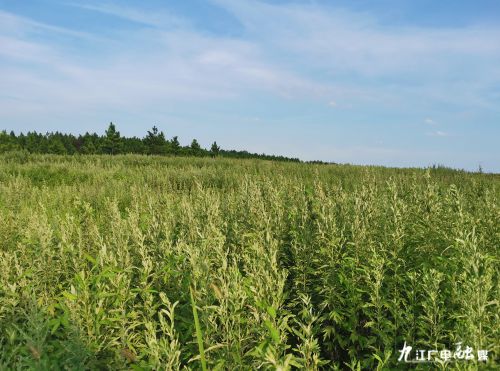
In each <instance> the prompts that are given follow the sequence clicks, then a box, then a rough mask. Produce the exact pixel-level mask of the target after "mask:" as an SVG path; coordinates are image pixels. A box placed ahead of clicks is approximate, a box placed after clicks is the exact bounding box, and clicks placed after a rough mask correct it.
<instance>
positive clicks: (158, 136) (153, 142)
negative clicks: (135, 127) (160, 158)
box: [144, 126, 167, 155]
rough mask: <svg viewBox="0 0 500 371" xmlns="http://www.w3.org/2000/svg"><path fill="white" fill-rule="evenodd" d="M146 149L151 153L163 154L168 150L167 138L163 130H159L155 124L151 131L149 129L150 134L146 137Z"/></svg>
mask: <svg viewBox="0 0 500 371" xmlns="http://www.w3.org/2000/svg"><path fill="white" fill-rule="evenodd" d="M144 144H145V145H146V151H147V153H148V154H150V155H162V154H165V153H166V152H167V140H166V139H165V134H163V131H158V128H157V127H156V126H153V128H152V129H151V131H149V130H148V135H147V136H146V138H144Z"/></svg>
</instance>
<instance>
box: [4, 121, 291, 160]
mask: <svg viewBox="0 0 500 371" xmlns="http://www.w3.org/2000/svg"><path fill="white" fill-rule="evenodd" d="M10 151H27V152H29V153H50V154H59V155H73V154H109V155H116V154H126V153H137V154H147V155H173V156H200V157H203V156H206V157H208V156H211V157H216V156H223V157H232V158H260V159H265V160H274V161H293V162H300V160H299V159H298V158H289V157H284V156H274V155H266V154H258V153H250V152H248V151H236V150H224V149H221V148H220V146H219V145H218V144H217V142H213V143H212V145H211V146H210V148H209V149H206V148H202V147H201V145H200V144H199V143H198V141H197V140H196V139H193V140H192V142H191V144H190V145H188V146H182V145H181V144H180V143H179V139H178V137H177V136H174V137H173V138H171V139H167V138H166V137H165V134H164V133H163V131H159V130H158V128H157V127H156V126H153V128H152V129H151V130H148V132H147V134H146V136H145V137H143V138H138V137H135V136H134V137H125V136H122V135H121V134H120V132H119V131H118V130H117V129H116V126H115V125H114V124H113V123H112V122H111V123H110V124H109V126H108V128H107V130H106V131H105V133H104V135H98V134H96V133H92V134H90V133H88V132H87V133H85V134H83V135H78V136H75V135H73V134H64V133H60V132H55V133H53V132H50V133H46V134H41V133H37V132H36V131H30V132H28V133H26V134H23V133H20V134H19V135H16V134H15V133H14V132H13V131H11V132H10V133H7V131H5V130H3V131H0V153H2V152H10Z"/></svg>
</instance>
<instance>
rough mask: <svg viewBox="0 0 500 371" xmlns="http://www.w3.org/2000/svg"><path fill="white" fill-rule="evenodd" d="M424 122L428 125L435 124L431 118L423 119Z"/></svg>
mask: <svg viewBox="0 0 500 371" xmlns="http://www.w3.org/2000/svg"><path fill="white" fill-rule="evenodd" d="M424 122H425V123H426V124H429V125H434V124H436V122H435V121H434V120H433V119H431V118H426V119H425V120H424Z"/></svg>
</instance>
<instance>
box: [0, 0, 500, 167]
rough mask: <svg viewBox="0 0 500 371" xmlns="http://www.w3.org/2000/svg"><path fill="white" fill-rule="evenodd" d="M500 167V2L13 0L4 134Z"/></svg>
mask: <svg viewBox="0 0 500 371" xmlns="http://www.w3.org/2000/svg"><path fill="white" fill-rule="evenodd" d="M111 121H112V122H114V123H115V124H116V126H117V128H118V130H119V131H120V132H121V134H122V135H126V136H138V137H142V136H144V135H145V134H146V131H147V130H150V129H151V127H152V126H153V125H156V126H157V127H158V128H159V129H160V130H163V131H164V132H165V134H166V136H167V137H172V136H174V135H177V136H179V140H180V141H181V143H182V144H189V143H190V142H191V140H192V139H193V138H196V139H197V140H198V141H199V142H200V143H201V144H202V145H203V146H205V147H207V146H209V145H210V144H211V143H212V142H213V141H214V140H216V141H217V143H218V144H219V145H220V146H221V147H222V148H226V149H246V150H248V151H251V152H258V153H263V152H264V153H268V154H281V155H286V156H292V157H299V158H300V159H302V160H323V161H333V162H338V163H352V164H370V165H384V166H398V167H407V166H411V167H413V166H418V167H426V166H430V165H434V164H436V165H437V164H439V165H445V166H450V167H454V168H460V169H467V170H477V169H478V168H479V166H481V167H482V168H483V170H484V171H489V172H500V1H497V0H474V1H472V0H440V1H436V0H378V1H373V0H329V1H326V0H316V1H311V0H309V1H306V0H303V1H299V0H295V1H285V0H279V1H278V0H274V1H271V0H267V1H265V0H258V1H254V0H205V1H202V0H169V1H167V0H161V1H160V0H149V1H145V0H140V1H139V0H121V1H113V0H110V1H93V0H88V1H77V0H30V1H24V0H23V1H20V0H0V130H3V129H5V130H7V131H10V130H14V131H16V132H21V131H22V132H26V131H30V130H36V131H39V132H47V131H56V130H58V131H62V132H69V133H74V134H80V133H85V132H86V131H89V132H97V133H103V132H104V130H105V129H106V128H107V126H108V124H109V122H111Z"/></svg>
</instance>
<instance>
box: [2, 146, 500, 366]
mask: <svg viewBox="0 0 500 371" xmlns="http://www.w3.org/2000/svg"><path fill="white" fill-rule="evenodd" d="M499 196H500V177H499V176H498V175H487V174H473V173H467V172H459V171H451V170H447V169H439V168H438V169H389V168H382V167H361V166H347V165H343V166H341V165H314V164H303V163H286V162H270V161H263V160H236V159H222V158H194V157H183V158H178V157H177V158H176V157H156V156H143V155H118V156H106V155H87V156H56V155H28V154H25V153H24V154H23V153H18V154H8V153H7V154H2V155H0V369H2V368H5V369H19V368H38V369H57V368H72V369H73V368H76V369H129V368H134V369H180V368H183V367H187V368H190V369H201V368H202V367H205V366H206V367H207V368H208V369H217V368H218V369H227V370H238V369H256V368H258V367H263V368H265V369H266V368H269V369H277V368H280V367H281V369H287V368H293V367H302V368H306V369H318V368H319V369H335V368H341V369H345V368H352V369H357V368H358V367H360V368H363V369H375V368H377V367H380V368H389V369H394V368H397V367H399V368H401V369H405V368H407V367H406V366H408V365H407V364H403V363H402V362H398V357H399V355H400V353H399V350H401V349H402V347H403V345H404V343H405V342H406V343H407V344H411V345H412V346H413V349H428V350H430V349H436V350H442V349H451V350H453V351H454V350H455V347H456V345H455V344H456V343H458V342H462V346H463V347H464V348H465V346H470V347H472V348H473V349H474V352H476V351H477V350H479V349H486V350H489V352H490V353H489V354H490V356H489V362H478V360H477V356H476V357H475V359H474V360H471V361H467V362H466V361H465V360H464V361H460V360H458V361H455V362H452V363H450V364H449V367H451V368H461V369H463V368H464V367H472V368H473V369H475V368H477V367H481V368H485V369H486V368H491V369H494V368H495V366H496V363H495V360H494V358H495V354H498V351H499V350H500V349H499V344H500V342H499V330H498V329H499V321H498V320H499V303H498V298H499V297H500V290H499V283H498V275H499V264H498V263H499V256H498V248H499V246H500V208H499V206H500V205H499ZM194 314H196V315H197V317H198V318H199V321H198V323H196V322H195V321H194ZM474 354H476V353H474ZM412 357H414V356H413V355H412ZM437 366H438V365H436V367H437ZM416 367H421V368H422V369H427V368H428V367H429V364H425V365H424V364H422V365H418V364H417V365H416ZM443 367H444V366H443Z"/></svg>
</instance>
